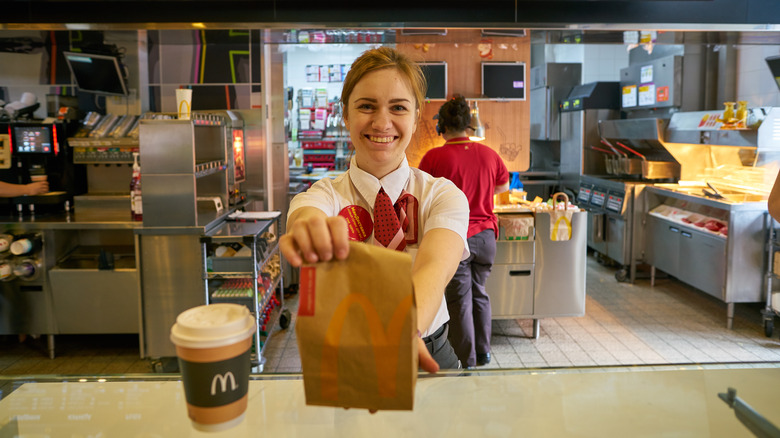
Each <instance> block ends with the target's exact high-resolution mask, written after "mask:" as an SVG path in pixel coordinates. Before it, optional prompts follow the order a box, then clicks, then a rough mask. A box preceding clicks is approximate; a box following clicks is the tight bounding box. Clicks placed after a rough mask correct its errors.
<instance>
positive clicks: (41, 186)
mask: <svg viewBox="0 0 780 438" xmlns="http://www.w3.org/2000/svg"><path fill="white" fill-rule="evenodd" d="M26 188H27V190H26V191H27V194H28V195H30V196H35V195H42V194H44V193H48V192H49V182H48V181H36V182H31V183H30V184H27V185H26Z"/></svg>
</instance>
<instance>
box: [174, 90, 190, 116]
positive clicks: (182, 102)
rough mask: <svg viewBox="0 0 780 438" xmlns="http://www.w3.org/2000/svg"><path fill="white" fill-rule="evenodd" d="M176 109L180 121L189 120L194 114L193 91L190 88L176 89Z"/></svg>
mask: <svg viewBox="0 0 780 438" xmlns="http://www.w3.org/2000/svg"><path fill="white" fill-rule="evenodd" d="M176 107H177V108H178V114H179V119H180V120H189V119H190V115H191V114H192V90H191V89H189V88H177V89H176Z"/></svg>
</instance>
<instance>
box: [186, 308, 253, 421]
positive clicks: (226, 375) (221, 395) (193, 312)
mask: <svg viewBox="0 0 780 438" xmlns="http://www.w3.org/2000/svg"><path fill="white" fill-rule="evenodd" d="M255 330H256V327H255V321H254V318H252V315H251V314H250V313H249V309H248V308H247V307H246V306H242V305H238V304H228V303H218V304H210V305H205V306H198V307H193V308H191V309H188V310H185V311H184V312H182V313H181V314H179V316H178V317H176V323H175V324H174V325H173V327H172V328H171V341H172V342H173V343H174V345H176V355H177V356H178V357H179V368H180V370H181V374H182V383H183V385H184V394H185V397H186V399H187V414H188V415H189V417H190V420H192V424H193V426H194V427H195V428H196V429H198V430H201V431H220V430H225V429H229V428H231V427H233V426H236V425H238V424H240V423H241V422H242V421H243V419H244V415H245V412H246V407H247V402H248V388H249V371H250V368H251V364H250V357H249V355H250V352H251V347H252V338H253V334H254V333H255Z"/></svg>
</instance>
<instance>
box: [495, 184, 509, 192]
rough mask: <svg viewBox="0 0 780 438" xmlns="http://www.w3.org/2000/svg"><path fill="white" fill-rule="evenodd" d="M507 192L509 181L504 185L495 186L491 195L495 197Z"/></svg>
mask: <svg viewBox="0 0 780 438" xmlns="http://www.w3.org/2000/svg"><path fill="white" fill-rule="evenodd" d="M507 190H509V181H507V182H506V184H501V185H500V186H496V188H495V190H493V194H494V195H497V194H499V193H504V192H505V191H507Z"/></svg>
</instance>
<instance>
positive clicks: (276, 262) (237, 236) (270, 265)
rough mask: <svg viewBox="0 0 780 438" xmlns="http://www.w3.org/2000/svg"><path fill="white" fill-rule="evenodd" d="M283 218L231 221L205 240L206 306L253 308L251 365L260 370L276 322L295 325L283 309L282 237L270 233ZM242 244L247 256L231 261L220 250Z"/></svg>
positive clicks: (231, 257) (282, 325)
mask: <svg viewBox="0 0 780 438" xmlns="http://www.w3.org/2000/svg"><path fill="white" fill-rule="evenodd" d="M275 213H279V212H275ZM279 218H280V214H277V215H276V216H275V217H274V218H272V219H268V220H258V221H248V222H242V221H231V220H227V221H225V222H224V223H223V224H222V225H221V226H219V227H217V228H216V229H214V230H213V231H211V232H209V233H206V234H205V235H204V236H202V237H201V244H202V255H203V280H204V282H205V290H206V303H208V304H212V303H235V304H241V305H245V306H247V307H248V308H249V310H250V312H252V315H253V316H254V318H255V323H256V324H257V331H256V332H255V336H254V338H253V343H252V352H251V356H250V358H251V361H252V366H253V367H259V368H260V370H259V371H261V372H262V368H263V366H264V365H265V357H264V355H263V353H264V351H265V346H266V345H267V341H268V339H269V338H270V334H271V331H272V328H273V326H274V324H276V323H277V322H278V323H279V326H280V327H281V328H282V329H286V328H287V327H288V326H289V325H290V321H291V314H290V311H289V310H288V309H285V308H284V280H283V276H282V270H281V262H282V260H281V253H280V252H279V245H278V238H277V237H276V236H275V235H273V233H271V230H274V231H276V232H277V233H278V232H279V230H280V228H279V225H280V222H279ZM272 227H274V228H272ZM242 245H243V247H244V248H245V250H244V251H243V252H242V251H239V252H237V253H235V254H234V255H231V256H229V257H226V256H224V254H220V252H219V251H218V249H219V248H220V247H222V248H228V247H241V246H242ZM220 255H221V256H220Z"/></svg>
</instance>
